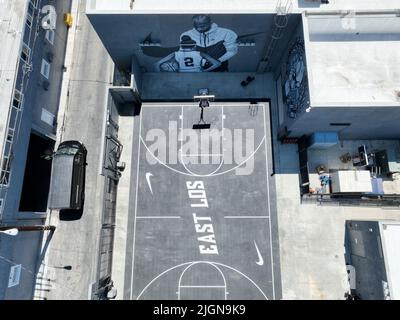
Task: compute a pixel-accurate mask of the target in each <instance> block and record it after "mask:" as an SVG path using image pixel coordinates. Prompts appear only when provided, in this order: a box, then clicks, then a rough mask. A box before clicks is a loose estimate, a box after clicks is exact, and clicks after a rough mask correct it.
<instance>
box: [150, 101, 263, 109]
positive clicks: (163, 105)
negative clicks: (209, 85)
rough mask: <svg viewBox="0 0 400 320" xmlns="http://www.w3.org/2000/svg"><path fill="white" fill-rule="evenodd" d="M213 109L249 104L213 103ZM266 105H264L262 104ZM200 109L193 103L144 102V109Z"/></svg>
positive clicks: (246, 104) (247, 104) (246, 105)
mask: <svg viewBox="0 0 400 320" xmlns="http://www.w3.org/2000/svg"><path fill="white" fill-rule="evenodd" d="M210 105H211V108H213V107H222V106H227V107H248V106H249V103H244V102H230V103H228V104H227V103H226V102H212V103H211V104H210ZM262 105H264V103H263V104H262ZM182 106H184V107H198V106H199V104H198V103H193V102H186V103H185V102H181V103H175V104H174V103H153V102H148V103H146V102H144V103H143V108H180V107H182Z"/></svg>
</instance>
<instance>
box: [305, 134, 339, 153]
mask: <svg viewBox="0 0 400 320" xmlns="http://www.w3.org/2000/svg"><path fill="white" fill-rule="evenodd" d="M338 143H339V135H338V133H337V132H314V133H313V134H312V135H311V137H310V146H309V147H308V148H309V149H329V148H331V147H333V146H335V145H337V144H338Z"/></svg>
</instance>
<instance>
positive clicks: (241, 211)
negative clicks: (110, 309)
mask: <svg viewBox="0 0 400 320" xmlns="http://www.w3.org/2000/svg"><path fill="white" fill-rule="evenodd" d="M210 104H211V107H210V108H207V109H206V110H205V112H204V120H205V121H206V122H207V123H210V124H211V129H209V130H208V129H207V130H193V129H192V126H193V124H197V123H198V121H199V115H200V109H199V107H198V104H197V103H186V104H182V103H176V104H175V103H169V104H165V103H160V104H144V105H143V108H142V112H141V114H140V116H138V117H135V124H134V139H133V142H132V143H133V155H132V169H131V190H130V202H129V206H130V217H129V223H128V234H129V235H130V237H129V238H128V240H127V241H128V242H127V252H126V272H125V288H124V289H125V290H124V291H125V292H124V298H125V299H155V300H163V299H171V300H174V299H182V300H184V299H221V300H224V299H228V300H231V299H238V300H240V299H243V300H251V299H280V298H281V287H280V274H279V246H278V234H277V224H276V221H277V218H276V211H275V204H274V198H275V191H274V185H273V183H272V179H273V177H271V170H272V160H271V157H272V156H271V146H270V141H271V139H270V120H269V104H268V103H267V102H265V103H259V104H258V105H250V104H249V103H220V102H218V103H217V102H211V103H210Z"/></svg>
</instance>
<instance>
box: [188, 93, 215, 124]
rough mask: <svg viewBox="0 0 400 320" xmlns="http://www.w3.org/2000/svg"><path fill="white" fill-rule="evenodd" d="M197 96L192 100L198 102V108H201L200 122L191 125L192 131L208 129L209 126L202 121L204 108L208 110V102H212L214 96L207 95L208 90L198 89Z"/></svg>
mask: <svg viewBox="0 0 400 320" xmlns="http://www.w3.org/2000/svg"><path fill="white" fill-rule="evenodd" d="M199 94H200V95H198V96H194V97H193V100H194V101H195V102H199V108H201V113H200V120H199V122H198V123H197V124H194V125H193V129H195V130H201V129H210V127H211V124H209V123H206V122H205V121H204V118H203V116H204V108H208V107H210V101H214V100H215V96H214V95H209V94H208V89H200V90H199Z"/></svg>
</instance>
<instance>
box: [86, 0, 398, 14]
mask: <svg viewBox="0 0 400 320" xmlns="http://www.w3.org/2000/svg"><path fill="white" fill-rule="evenodd" d="M131 2H133V1H131V0H113V1H109V0H89V1H88V6H87V11H104V12H110V11H111V12H112V11H114V12H118V11H119V12H125V13H127V12H129V11H132V12H135V13H156V12H158V13H194V12H198V13H225V12H227V13H234V12H237V13H271V12H275V8H276V5H277V4H278V3H279V2H281V3H283V4H284V3H286V2H287V0H282V1H279V0H275V1H264V0H247V1H242V0H209V1H198V0H170V1H160V0H136V1H134V2H133V4H132V8H131ZM291 2H292V5H293V12H294V13H300V12H303V11H305V10H307V11H320V10H322V11H328V10H383V9H399V7H400V5H399V2H398V0H380V1H376V0H365V1H348V0H331V1H330V3H329V4H327V5H326V4H324V5H319V4H316V3H313V2H309V1H308V2H307V1H304V0H292V1H291ZM99 13H100V12H99Z"/></svg>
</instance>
